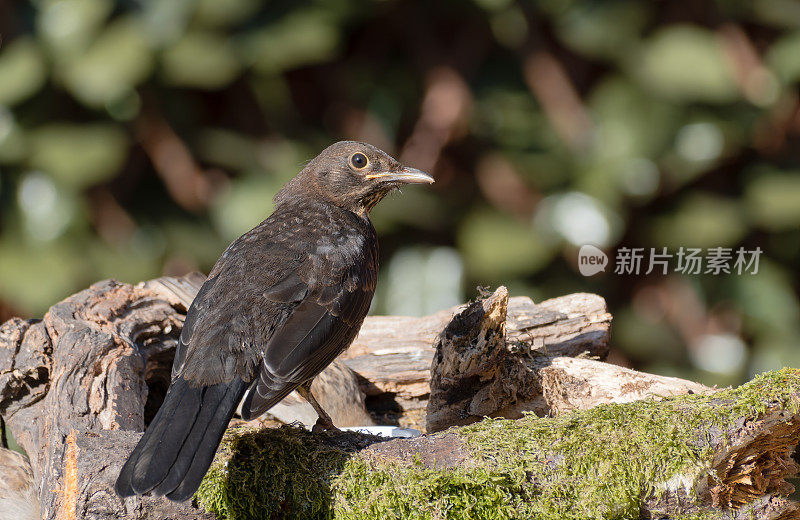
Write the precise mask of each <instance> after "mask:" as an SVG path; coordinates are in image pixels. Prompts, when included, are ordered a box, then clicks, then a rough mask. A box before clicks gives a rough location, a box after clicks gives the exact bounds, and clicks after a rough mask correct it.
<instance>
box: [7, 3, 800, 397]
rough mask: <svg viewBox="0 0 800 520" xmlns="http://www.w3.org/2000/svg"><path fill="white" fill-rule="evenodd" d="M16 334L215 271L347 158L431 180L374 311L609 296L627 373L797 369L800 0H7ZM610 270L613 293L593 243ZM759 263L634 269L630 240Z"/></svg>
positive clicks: (717, 378)
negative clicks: (498, 293) (113, 298)
mask: <svg viewBox="0 0 800 520" xmlns="http://www.w3.org/2000/svg"><path fill="white" fill-rule="evenodd" d="M0 35H2V44H0V215H1V216H0V218H1V219H2V221H1V223H0V318H2V319H7V318H8V317H10V316H12V315H21V316H24V317H35V316H40V315H41V314H42V313H44V312H45V311H46V310H47V308H48V307H49V306H50V305H51V304H53V303H55V302H57V301H58V300H59V299H61V298H63V297H65V296H67V295H69V294H71V293H73V292H75V291H77V290H80V289H82V288H84V287H86V286H87V285H88V284H90V283H92V282H94V281H97V280H99V279H103V278H111V277H113V278H117V279H120V280H124V281H128V282H137V281H139V280H144V279H149V278H153V277H156V276H159V275H161V274H164V273H166V274H183V273H185V272H188V271H190V270H194V269H200V270H204V271H207V270H208V269H209V268H210V267H211V265H213V262H214V261H215V259H216V258H217V257H218V255H219V254H220V253H221V251H222V250H223V249H224V247H225V246H226V245H227V244H228V243H229V242H230V241H231V240H233V239H234V238H236V237H237V236H238V235H239V234H241V233H242V232H244V231H246V230H247V229H249V228H250V227H251V226H253V225H254V224H256V223H257V222H259V221H260V220H262V219H263V218H264V217H265V216H266V215H267V214H268V213H269V212H270V210H271V206H272V203H271V198H272V196H273V194H274V193H275V192H276V191H277V189H278V188H279V187H280V186H281V185H282V184H283V183H284V182H285V181H286V180H287V179H288V178H290V177H291V176H292V175H294V174H295V173H296V172H297V171H298V170H299V169H300V168H301V167H302V165H303V164H304V162H305V161H307V160H308V159H310V158H312V157H313V156H314V155H316V154H317V153H318V152H319V151H320V150H321V149H322V148H324V147H325V146H327V145H328V144H330V143H331V142H333V141H336V140H339V139H345V138H346V139H358V140H364V141H369V142H371V143H373V144H375V145H377V146H379V147H381V148H383V149H385V150H386V151H388V152H390V153H392V154H394V155H395V156H397V157H399V158H400V159H401V160H402V161H404V162H406V163H408V164H410V165H413V166H416V167H419V168H422V169H426V170H428V171H430V172H432V173H433V174H434V176H435V177H436V179H437V182H436V184H435V185H434V186H432V187H431V188H430V189H429V188H427V187H410V188H408V189H406V190H404V193H403V194H402V195H395V196H392V197H391V198H389V199H388V200H386V201H384V202H383V203H382V204H381V205H380V206H379V207H378V208H377V209H376V210H375V211H374V213H373V220H374V223H375V226H376V228H377V229H378V231H379V233H380V235H381V245H382V264H383V272H382V273H381V283H380V284H379V285H380V288H379V293H378V295H377V296H376V301H375V304H374V306H373V309H372V312H377V313H393V314H424V313H428V312H432V311H435V310H438V309H440V308H443V307H446V306H449V305H454V304H456V303H459V302H462V301H464V299H465V298H471V297H474V296H475V295H476V294H477V290H476V287H477V286H491V287H494V286H496V285H498V284H505V285H507V286H508V287H509V289H510V291H511V293H512V295H529V296H531V297H533V298H534V299H535V300H541V299H543V298H548V297H554V296H558V295H561V294H565V293H569V292H575V291H590V292H595V293H598V294H601V295H603V296H604V297H605V298H606V299H607V301H608V304H609V307H610V310H611V312H612V313H613V314H614V316H615V321H614V325H613V329H612V331H613V344H614V347H615V353H614V355H613V361H615V362H618V363H621V364H625V365H629V366H634V367H636V368H639V369H643V370H648V371H653V372H657V373H662V374H674V375H680V376H682V377H687V378H691V379H695V380H699V381H702V382H705V383H708V384H735V383H738V382H740V381H743V380H745V379H747V378H749V377H750V376H751V375H752V374H753V373H756V372H760V371H763V370H767V369H773V368H778V367H781V366H784V365H790V366H792V365H793V366H800V321H799V320H798V316H799V315H800V310H799V309H800V302H798V265H800V164H799V163H798V159H800V104H799V103H798V90H797V86H798V80H800V3H798V2H795V1H793V0H752V1H744V0H739V1H737V0H718V1H708V0H673V1H669V2H666V1H654V2H645V1H639V0H622V1H603V2H594V1H577V0H576V1H570V0H559V1H556V0H545V1H540V2H532V1H529V2H523V1H514V0H474V1H466V0H465V1H454V0H438V1H433V2H430V1H424V0H383V1H377V0H376V1H355V0H325V1H322V0H320V1H316V2H308V1H288V0H269V1H267V0H170V1H162V0H127V1H121V0H120V1H113V0H34V1H20V0H0ZM584 243H592V244H595V245H598V246H600V247H601V248H602V249H604V250H605V251H607V252H608V253H609V254H610V256H611V257H612V266H610V267H611V268H609V269H608V270H607V271H606V272H604V273H599V274H597V275H595V276H592V277H584V276H581V275H580V273H579V272H578V269H577V250H578V247H579V246H580V245H582V244H584ZM681 246H683V247H702V248H710V247H732V248H738V247H745V248H747V249H754V248H756V247H760V248H762V250H763V251H764V254H763V255H762V257H761V259H760V264H759V271H758V274H757V275H750V274H747V275H736V274H731V275H724V274H723V275H720V276H711V275H696V276H690V275H681V274H676V273H671V274H669V275H666V276H664V275H661V274H655V273H653V274H651V275H649V276H645V275H644V274H640V275H638V276H636V275H625V276H623V275H617V274H614V272H613V257H614V256H615V254H616V251H617V250H618V249H619V248H620V247H643V248H651V247H654V248H659V249H660V248H662V247H668V248H670V250H672V251H674V250H676V249H677V248H679V247H681Z"/></svg>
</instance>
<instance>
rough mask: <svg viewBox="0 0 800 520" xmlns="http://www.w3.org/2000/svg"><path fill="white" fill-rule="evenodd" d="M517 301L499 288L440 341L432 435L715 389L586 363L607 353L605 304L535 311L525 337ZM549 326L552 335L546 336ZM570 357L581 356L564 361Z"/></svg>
mask: <svg viewBox="0 0 800 520" xmlns="http://www.w3.org/2000/svg"><path fill="white" fill-rule="evenodd" d="M513 301H514V300H513V299H511V300H510V299H509V297H508V291H507V290H506V288H505V287H500V288H498V289H497V290H496V291H495V292H494V294H492V295H490V296H489V297H487V298H485V299H483V300H480V301H476V302H474V303H473V304H471V305H469V306H468V307H467V308H465V309H464V310H462V311H461V312H460V313H458V314H456V315H455V316H454V317H453V319H452V320H451V321H450V322H449V323H448V324H447V326H446V327H444V330H443V331H442V333H441V334H440V335H439V336H438V337H437V338H436V342H435V350H436V355H435V356H434V358H433V364H432V366H431V373H432V376H431V383H430V400H429V401H428V410H427V416H426V422H427V424H426V429H427V431H429V432H436V431H440V430H443V429H445V428H448V427H450V426H452V425H457V424H458V425H463V424H470V423H473V422H476V421H479V420H481V419H482V418H483V417H487V416H488V417H505V418H510V419H517V418H520V417H522V413H523V412H534V413H536V414H538V415H541V416H544V415H557V414H559V413H564V412H568V411H571V410H576V409H577V410H581V409H588V408H592V407H593V406H596V405H598V404H601V403H621V402H630V401H635V400H639V399H643V398H646V397H648V396H652V397H667V396H671V395H677V394H682V393H692V392H694V393H701V392H705V391H707V390H709V388H708V387H706V386H703V385H701V384H698V383H694V382H691V381H686V380H683V379H678V378H671V377H662V376H656V375H652V374H645V373H642V372H636V371H634V370H628V369H625V368H622V367H618V366H615V365H609V364H607V363H601V362H599V361H596V360H593V359H586V358H587V357H588V358H591V357H599V356H598V354H599V355H600V356H604V355H605V352H606V351H604V350H600V351H598V349H597V346H598V345H602V346H604V347H607V339H608V336H607V334H608V324H609V321H610V316H609V315H608V313H606V312H605V304H604V303H602V305H601V302H602V300H600V301H598V299H597V298H596V297H594V298H593V297H592V295H582V294H577V295H571V296H567V297H564V298H559V299H556V300H549V301H547V302H544V303H542V304H540V305H538V306H533V307H530V309H531V311H532V312H531V313H530V315H529V316H530V317H528V318H527V321H525V323H527V324H531V326H532V328H531V329H528V330H526V331H525V332H522V331H520V329H519V325H518V324H519V323H520V321H519V317H518V316H519V315H515V316H509V313H511V312H512V309H514V307H513V306H512V302H513ZM542 309H544V310H542ZM537 311H538V312H537ZM548 318H549V319H550V320H551V323H552V324H551V323H548V322H547V320H548ZM559 318H561V319H560V320H559ZM543 324H546V325H548V326H549V327H551V330H552V331H553V332H550V331H548V332H545V331H546V330H547V329H543V328H542V325H543ZM553 324H555V325H553ZM534 325H535V327H536V328H533V326H534ZM528 331H535V333H537V334H538V335H537V339H536V340H533V341H532V340H531V339H530V338H529V336H528V335H529V334H530V333H531V332H528ZM582 349H586V350H582ZM570 355H572V356H576V355H582V356H583V357H581V358H570V357H565V356H570Z"/></svg>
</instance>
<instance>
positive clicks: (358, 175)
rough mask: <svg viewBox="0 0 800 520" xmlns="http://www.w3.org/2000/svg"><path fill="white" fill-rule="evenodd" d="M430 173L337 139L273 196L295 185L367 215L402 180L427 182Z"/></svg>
mask: <svg viewBox="0 0 800 520" xmlns="http://www.w3.org/2000/svg"><path fill="white" fill-rule="evenodd" d="M432 182H433V177H431V176H430V175H428V174H427V173H425V172H422V171H420V170H417V169H415V168H410V167H408V166H403V165H402V164H400V163H399V162H398V161H397V160H395V159H394V158H392V157H391V156H390V155H389V154H387V153H386V152H384V151H382V150H379V149H378V148H375V147H374V146H372V145H369V144H366V143H359V142H356V141H340V142H338V143H335V144H332V145H331V146H329V147H327V148H326V149H324V150H323V151H322V153H320V154H319V155H318V156H317V157H315V158H314V159H313V160H311V162H309V163H308V164H307V165H306V167H305V168H303V171H301V172H300V173H299V174H297V176H296V177H295V178H294V179H292V180H291V181H289V183H287V184H286V186H284V188H283V189H282V190H281V191H280V192H278V194H277V195H276V196H275V202H276V203H280V202H282V201H284V200H287V199H289V198H291V196H292V194H293V193H294V192H296V191H297V190H298V189H302V190H306V191H311V193H312V194H313V195H314V196H316V197H320V198H323V199H324V200H326V201H328V202H331V203H333V204H335V205H337V206H340V207H343V208H346V209H348V210H350V211H353V212H354V213H358V214H362V215H366V214H367V213H369V211H370V210H371V209H372V208H373V207H374V206H375V204H377V203H378V202H380V200H381V199H382V198H383V197H385V196H386V195H387V194H388V193H389V192H390V191H392V190H393V189H395V188H399V187H400V186H402V185H404V184H430V183H432Z"/></svg>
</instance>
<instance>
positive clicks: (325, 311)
mask: <svg viewBox="0 0 800 520" xmlns="http://www.w3.org/2000/svg"><path fill="white" fill-rule="evenodd" d="M250 236H251V237H252V236H253V235H250ZM255 236H257V237H259V240H261V242H256V241H255V240H253V239H252V238H250V239H249V238H248V235H245V236H243V237H242V238H241V239H240V240H238V241H237V242H234V244H232V245H231V246H230V247H229V250H227V251H226V253H225V254H223V256H222V257H221V258H220V261H219V262H218V263H217V265H216V266H215V267H214V269H213V270H212V271H211V273H210V274H209V278H208V280H207V281H206V282H205V284H203V287H202V288H201V289H200V291H199V292H198V294H197V296H196V297H195V300H194V301H193V302H192V305H191V307H190V309H189V311H188V313H187V316H186V320H185V323H184V327H183V331H182V333H181V337H180V341H179V345H178V347H177V351H176V354H175V361H174V363H173V379H175V378H177V377H181V378H183V379H185V380H188V381H189V382H190V383H192V384H194V385H196V386H209V385H214V384H219V383H222V382H225V381H229V380H231V379H232V378H233V377H235V376H239V377H241V378H242V379H243V380H244V381H248V382H252V384H251V386H250V388H249V389H248V392H247V395H246V397H245V401H244V405H243V407H242V414H243V415H244V416H247V417H251V416H252V417H254V416H257V415H260V414H261V413H262V412H263V411H265V410H266V409H268V408H269V407H271V406H272V405H273V404H275V403H276V402H278V401H280V399H282V398H283V397H284V396H285V395H287V394H288V393H290V392H291V391H292V390H293V389H294V388H296V387H297V386H298V385H299V384H301V383H303V382H305V381H307V380H309V379H311V378H313V377H314V376H315V375H317V374H318V373H319V372H320V371H322V370H323V369H324V368H325V367H326V366H327V365H328V364H329V363H331V362H332V361H333V359H334V358H335V357H336V356H337V355H338V354H339V353H341V352H342V350H344V349H345V348H346V347H347V346H348V345H349V344H350V342H351V341H352V340H353V338H354V337H355V335H356V334H357V333H358V329H359V327H360V326H361V323H362V321H363V319H364V316H366V314H367V311H368V309H369V305H370V302H371V300H372V294H373V292H374V290H375V281H376V271H377V249H376V248H375V247H376V246H375V244H374V243H370V242H369V241H366V240H360V239H355V238H353V237H352V236H351V237H344V238H341V240H342V241H343V242H342V243H344V244H345V245H347V244H350V246H349V247H342V246H339V245H336V244H334V245H331V244H330V243H328V242H324V241H323V243H322V244H317V245H315V244H314V242H313V241H311V240H304V241H300V240H295V241H292V242H287V241H280V242H278V241H274V240H272V239H270V238H269V235H267V234H265V233H261V234H258V235H255ZM309 244H310V245H309ZM300 247H304V248H305V249H298V248H300Z"/></svg>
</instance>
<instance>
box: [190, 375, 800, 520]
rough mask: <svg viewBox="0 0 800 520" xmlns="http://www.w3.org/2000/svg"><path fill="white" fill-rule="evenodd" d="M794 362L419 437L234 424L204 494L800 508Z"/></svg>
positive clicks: (799, 405) (348, 512)
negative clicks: (648, 396)
mask: <svg viewBox="0 0 800 520" xmlns="http://www.w3.org/2000/svg"><path fill="white" fill-rule="evenodd" d="M799 439H800V370H793V369H784V370H782V371H779V372H772V373H767V374H765V375H762V376H759V377H757V378H756V379H755V380H753V381H751V382H750V383H747V384H745V385H743V386H741V387H739V388H736V389H729V390H722V391H718V392H713V393H707V394H702V395H683V396H678V397H671V398H667V399H664V400H660V401H654V400H645V401H639V402H635V403H627V404H608V405H601V406H597V407H595V408H593V409H590V410H580V411H575V412H572V413H569V414H565V415H562V416H559V417H555V418H538V417H535V416H532V415H529V416H526V417H524V418H522V419H518V420H506V419H486V420H484V421H481V422H478V423H475V424H472V425H469V426H463V427H456V428H451V429H449V430H447V431H445V432H441V433H437V434H432V435H428V436H424V437H421V438H417V439H403V440H393V441H389V442H377V441H378V439H376V438H373V437H368V436H363V435H358V434H353V433H340V434H333V433H329V434H325V435H312V434H309V433H308V432H306V431H304V430H301V429H297V428H290V427H284V428H281V429H277V430H276V429H264V430H249V429H234V430H231V431H229V433H228V434H227V436H226V438H225V440H224V442H223V449H222V450H220V452H219V453H218V455H217V459H216V460H215V462H214V464H213V466H212V469H211V470H210V472H209V474H208V475H207V477H206V479H205V480H204V482H203V484H202V486H201V488H200V490H199V492H198V495H197V499H198V501H199V502H200V504H201V505H202V506H204V507H206V508H208V509H210V510H212V511H214V512H215V513H216V514H217V515H218V516H219V517H220V518H231V519H237V520H240V519H247V518H259V519H260V518H341V519H358V520H363V519H372V518H374V519H439V518H448V519H461V518H486V519H511V518H520V519H530V518H541V519H551V518H552V519H562V518H575V519H586V518H664V517H668V518H707V519H712V518H714V519H716V518H757V519H767V518H769V519H778V518H781V519H782V518H798V516H800V513H798V507H799V506H798V504H797V503H794V502H791V501H789V500H788V499H786V498H784V497H785V496H786V495H787V494H788V493H789V492H790V491H791V486H790V485H789V484H788V483H787V482H786V481H785V480H784V478H785V477H787V476H791V475H793V474H795V473H796V471H797V466H796V464H795V463H794V461H793V460H792V458H791V457H792V453H793V451H794V448H795V446H796V445H797V443H798V440H799Z"/></svg>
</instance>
